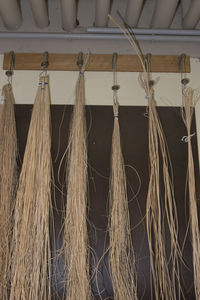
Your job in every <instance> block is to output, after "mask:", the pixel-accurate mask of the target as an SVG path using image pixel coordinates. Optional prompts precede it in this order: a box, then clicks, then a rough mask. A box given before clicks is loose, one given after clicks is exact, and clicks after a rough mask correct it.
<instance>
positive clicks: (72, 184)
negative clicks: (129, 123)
mask: <svg viewBox="0 0 200 300" xmlns="http://www.w3.org/2000/svg"><path fill="white" fill-rule="evenodd" d="M88 60H89V54H86V55H85V56H84V59H83V66H82V67H81V70H80V73H79V77H78V80H77V83H76V92H75V93H76V95H75V97H76V99H75V106H74V109H73V115H72V120H71V124H70V135H69V144H68V147H67V151H68V161H67V179H66V184H67V204H66V214H65V223H64V245H63V247H64V253H65V259H66V276H67V290H66V293H67V295H66V299H67V300H80V299H81V300H89V299H92V292H91V288H90V276H89V247H88V233H87V145H86V134H87V132H86V119H85V107H84V105H85V80H84V71H85V68H86V66H87V64H88Z"/></svg>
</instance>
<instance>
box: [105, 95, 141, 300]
mask: <svg viewBox="0 0 200 300" xmlns="http://www.w3.org/2000/svg"><path fill="white" fill-rule="evenodd" d="M113 109H114V128H113V136H112V150H111V174H110V191H109V206H110V218H109V227H108V230H109V236H110V244H109V263H110V273H111V278H112V286H113V291H114V299H116V300H123V299H127V300H136V299H138V298H137V286H136V270H135V257H134V250H133V245H132V240H131V228H130V217H129V208H128V197H127V187H126V174H125V167H124V160H123V155H122V150H121V142H120V128H119V121H118V102H117V101H115V102H114V105H113Z"/></svg>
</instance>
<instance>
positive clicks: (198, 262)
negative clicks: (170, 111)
mask: <svg viewBox="0 0 200 300" xmlns="http://www.w3.org/2000/svg"><path fill="white" fill-rule="evenodd" d="M198 100H199V95H198V94H197V93H196V92H195V90H193V89H192V88H184V89H183V104H182V109H181V113H182V118H183V121H184V123H185V126H186V129H187V134H188V141H187V143H188V176H187V181H188V182H187V184H188V190H189V214H190V219H189V222H190V231H191V236H192V251H193V272H194V289H195V295H196V299H197V300H199V299H200V280H199V278H200V234H199V221H198V213H197V197H196V188H195V172H194V159H193V152H192V144H191V138H190V135H191V124H192V119H193V115H194V108H195V105H196V103H197V101H198Z"/></svg>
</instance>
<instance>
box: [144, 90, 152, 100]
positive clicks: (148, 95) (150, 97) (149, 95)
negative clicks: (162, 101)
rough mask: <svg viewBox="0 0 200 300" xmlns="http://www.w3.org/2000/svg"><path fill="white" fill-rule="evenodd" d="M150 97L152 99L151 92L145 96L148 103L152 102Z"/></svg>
mask: <svg viewBox="0 0 200 300" xmlns="http://www.w3.org/2000/svg"><path fill="white" fill-rule="evenodd" d="M152 97H153V93H152V92H150V93H149V94H146V96H145V98H146V99H147V100H148V101H150V100H152Z"/></svg>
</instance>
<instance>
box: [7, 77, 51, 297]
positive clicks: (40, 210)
mask: <svg viewBox="0 0 200 300" xmlns="http://www.w3.org/2000/svg"><path fill="white" fill-rule="evenodd" d="M50 149H51V136H50V94H49V78H48V76H42V77H41V78H40V83H39V87H38V91H37V95H36V98H35V103H34V106H33V111H32V116H31V122H30V127H29V132H28V138H27V143H26V148H25V154H24V158H23V164H22V170H21V173H20V178H19V186H18V190H17V196H16V206H15V214H14V233H13V253H12V278H11V293H10V300H14V299H15V300H33V299H34V300H36V299H37V300H46V299H51V292H50V283H51V282H50V281H51V278H50V271H51V270H50V260H51V254H50V237H49V219H50V213H51V170H52V169H51V152H50Z"/></svg>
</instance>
